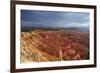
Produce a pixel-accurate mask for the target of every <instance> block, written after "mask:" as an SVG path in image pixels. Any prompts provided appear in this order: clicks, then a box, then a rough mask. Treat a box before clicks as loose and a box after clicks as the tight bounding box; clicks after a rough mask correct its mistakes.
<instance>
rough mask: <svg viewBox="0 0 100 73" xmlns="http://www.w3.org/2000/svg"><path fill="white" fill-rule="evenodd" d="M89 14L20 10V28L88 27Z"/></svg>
mask: <svg viewBox="0 0 100 73" xmlns="http://www.w3.org/2000/svg"><path fill="white" fill-rule="evenodd" d="M89 17H90V14H89V13H83V12H80V13H79V12H61V11H38V10H21V26H22V27H44V28H45V27H55V28H69V27H88V26H89V24H90V23H89V22H90V19H89Z"/></svg>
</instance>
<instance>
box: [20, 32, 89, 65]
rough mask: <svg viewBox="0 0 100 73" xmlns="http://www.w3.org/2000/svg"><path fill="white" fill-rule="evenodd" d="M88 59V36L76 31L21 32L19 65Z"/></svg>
mask: <svg viewBox="0 0 100 73" xmlns="http://www.w3.org/2000/svg"><path fill="white" fill-rule="evenodd" d="M84 59H89V34H88V33H85V32H77V31H61V30H59V31H43V30H35V31H32V32H21V63H24V62H47V61H62V60H64V61H67V60H84Z"/></svg>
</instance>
